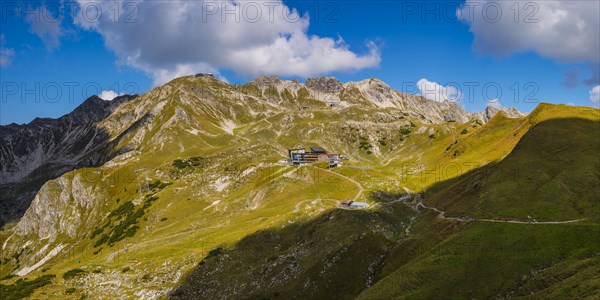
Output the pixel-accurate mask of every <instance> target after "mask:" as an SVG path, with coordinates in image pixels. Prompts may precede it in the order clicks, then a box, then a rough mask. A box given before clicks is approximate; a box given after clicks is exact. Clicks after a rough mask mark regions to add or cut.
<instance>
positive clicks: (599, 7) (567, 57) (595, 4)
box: [457, 0, 600, 62]
mask: <svg viewBox="0 0 600 300" xmlns="http://www.w3.org/2000/svg"><path fill="white" fill-rule="evenodd" d="M515 3H516V4H515ZM598 11H600V1H554V0H544V1H528V2H525V1H520V2H515V1H496V0H483V1H482V0H467V1H466V2H465V4H464V5H463V6H462V7H461V8H459V9H458V10H457V16H458V18H459V19H461V20H463V21H465V22H467V23H468V24H469V26H470V31H471V32H472V33H473V34H474V36H475V40H474V48H475V49H476V50H478V51H481V52H484V53H491V54H494V55H500V56H503V55H509V54H511V53H517V52H524V51H534V52H536V53H538V54H539V55H541V56H544V57H548V58H551V59H555V60H558V61H568V62H598V61H600V35H599V34H598V28H600V18H598ZM498 12H500V14H498Z"/></svg>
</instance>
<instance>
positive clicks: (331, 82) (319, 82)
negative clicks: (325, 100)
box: [304, 77, 344, 94]
mask: <svg viewBox="0 0 600 300" xmlns="http://www.w3.org/2000/svg"><path fill="white" fill-rule="evenodd" d="M304 85H305V86H306V87H307V88H309V89H312V90H315V91H319V92H324V93H332V94H333V93H337V92H340V91H341V90H342V89H344V84H343V83H342V82H341V81H339V80H338V79H337V78H335V77H319V78H308V79H306V83H305V84H304Z"/></svg>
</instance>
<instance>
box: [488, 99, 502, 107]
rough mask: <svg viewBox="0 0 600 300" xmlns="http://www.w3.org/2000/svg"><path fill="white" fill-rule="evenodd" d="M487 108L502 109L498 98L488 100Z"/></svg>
mask: <svg viewBox="0 0 600 300" xmlns="http://www.w3.org/2000/svg"><path fill="white" fill-rule="evenodd" d="M487 106H491V107H493V108H497V109H501V108H502V103H500V100H499V99H498V98H494V99H490V100H488V102H487Z"/></svg>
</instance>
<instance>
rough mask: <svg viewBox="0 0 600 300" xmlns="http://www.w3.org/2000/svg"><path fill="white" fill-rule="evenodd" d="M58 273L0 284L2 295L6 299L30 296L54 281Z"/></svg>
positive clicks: (0, 293) (11, 299)
mask: <svg viewBox="0 0 600 300" xmlns="http://www.w3.org/2000/svg"><path fill="white" fill-rule="evenodd" d="M55 277H56V275H52V274H47V275H42V276H40V277H37V278H35V279H33V280H26V279H19V280H17V281H16V282H15V283H13V284H10V285H4V284H0V295H2V296H1V298H2V299H4V300H13V299H15V300H16V299H23V298H27V297H29V296H30V295H31V294H32V293H33V292H34V291H35V290H36V289H38V288H41V287H43V286H46V285H49V284H51V283H52V281H53V279H54V278H55Z"/></svg>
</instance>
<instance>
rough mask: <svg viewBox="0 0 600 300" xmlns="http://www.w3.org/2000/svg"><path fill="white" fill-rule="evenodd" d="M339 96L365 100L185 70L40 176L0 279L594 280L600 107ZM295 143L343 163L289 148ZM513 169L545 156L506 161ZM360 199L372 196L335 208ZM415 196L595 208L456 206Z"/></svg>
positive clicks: (128, 291)
mask: <svg viewBox="0 0 600 300" xmlns="http://www.w3.org/2000/svg"><path fill="white" fill-rule="evenodd" d="M344 99H345V100H347V101H354V102H352V103H359V104H361V105H350V106H348V107H330V106H327V105H324V103H323V102H320V101H318V100H316V99H313V98H312V96H311V95H310V93H309V92H308V91H306V90H298V91H295V90H293V89H292V88H291V87H290V88H289V89H288V87H283V88H281V87H279V88H275V87H268V88H261V87H260V86H258V85H256V84H254V83H251V84H248V85H246V86H242V87H236V86H232V85H227V84H225V83H222V82H219V81H217V80H215V79H212V78H208V77H206V78H204V77H203V78H195V77H184V78H179V79H176V80H174V81H173V82H171V83H169V84H167V85H165V86H162V87H159V88H157V89H154V90H152V91H151V92H149V93H148V94H146V95H143V96H140V97H138V98H136V99H134V100H132V101H130V102H128V103H126V104H124V106H123V107H122V108H120V109H118V110H117V111H115V112H114V113H113V114H112V115H111V116H110V117H108V118H107V119H105V120H103V121H102V122H101V124H99V126H102V127H103V128H105V129H106V131H107V132H109V134H110V139H111V143H113V144H114V145H116V146H115V148H114V149H113V151H114V152H115V153H114V154H115V158H114V159H112V160H111V161H109V162H108V163H106V164H104V165H103V166H101V167H98V168H82V169H78V170H75V171H72V172H69V173H67V174H65V175H63V176H61V177H60V178H57V179H56V180H52V181H49V182H47V183H46V184H45V185H44V187H42V189H41V190H40V193H38V195H37V196H36V199H34V204H33V207H32V208H30V210H29V211H28V213H26V215H25V216H24V218H23V219H22V220H21V222H20V223H19V224H16V225H14V227H12V228H8V229H7V230H4V231H0V244H1V245H0V246H2V250H3V251H2V253H1V254H0V276H6V275H9V274H17V273H18V274H21V275H20V276H8V277H5V278H4V279H0V284H2V286H0V287H1V288H2V289H4V290H7V291H8V290H10V291H17V292H18V293H21V290H22V291H24V292H23V293H27V294H31V297H32V298H57V299H61V298H79V297H106V298H114V297H130V298H140V297H142V298H156V297H159V296H161V295H168V296H170V297H173V298H190V297H192V298H211V299H213V298H215V297H217V298H218V297H221V298H300V297H305V298H313V299H330V298H353V297H357V296H360V297H364V298H389V297H409V298H423V297H433V298H461V297H462V298H473V297H475V298H490V297H495V296H497V295H499V296H506V295H514V296H528V295H529V294H530V293H534V294H535V293H537V294H539V295H572V294H569V293H570V292H569V291H568V290H569V288H570V287H575V286H577V289H576V290H577V291H578V292H577V293H578V295H583V296H586V295H588V296H589V295H593V293H590V292H588V290H589V289H591V288H594V287H596V284H597V277H594V276H586V277H582V276H581V275H579V273H577V272H578V271H581V272H584V273H589V274H593V273H594V270H595V266H597V259H596V258H595V257H594V253H598V252H599V251H600V249H598V248H597V247H596V245H597V244H598V243H597V242H598V241H597V240H594V239H589V238H587V239H586V238H585V237H586V236H587V237H589V236H597V235H598V234H599V232H598V225H597V224H598V218H597V217H596V216H594V214H593V212H594V210H596V211H597V209H598V195H597V193H594V191H596V192H597V191H598V177H599V174H598V171H597V170H598V158H597V157H595V156H594V155H593V154H594V149H598V136H597V135H596V136H595V137H594V132H598V131H597V130H598V120H599V118H598V110H593V109H584V108H575V107H568V106H552V105H546V104H541V105H540V107H539V108H538V109H536V111H534V112H533V113H532V114H531V115H530V116H528V117H526V118H519V119H509V118H506V117H503V116H502V115H497V116H496V117H494V118H493V119H492V120H490V121H489V122H488V123H486V124H483V123H482V122H480V121H477V120H475V119H474V120H470V121H468V122H466V123H457V122H455V121H449V122H443V123H439V122H438V123H434V122H431V120H428V119H427V118H425V117H424V116H422V115H421V116H419V115H418V114H414V113H412V114H409V113H407V112H405V111H403V110H401V109H398V108H393V107H383V108H382V107H374V106H373V105H372V104H371V105H370V104H369V103H368V101H369V100H367V99H366V98H365V97H364V95H363V94H361V92H360V91H358V90H357V89H356V90H353V91H352V93H350V92H348V93H346V94H344ZM422 101H425V100H422ZM299 105H307V106H310V109H307V110H300V109H298V106H299ZM132 123H133V125H131V124H132ZM567 140H568V141H569V142H567ZM296 146H305V147H308V146H322V147H324V148H326V149H328V150H331V151H335V152H339V153H342V154H343V155H345V156H346V157H348V160H346V161H344V166H343V167H342V168H337V169H331V170H330V169H326V168H324V167H323V166H311V167H300V168H298V167H293V166H289V165H287V164H286V163H284V162H281V159H283V158H285V156H286V149H289V148H292V147H296ZM594 147H595V148H594ZM521 164H526V165H534V166H536V169H535V170H536V171H535V172H532V171H526V172H524V173H518V174H519V176H524V179H523V180H521V179H519V180H515V177H510V176H504V175H503V174H507V172H510V171H511V170H513V169H514V168H515V166H520V165H521ZM594 168H595V169H594ZM519 170H520V169H519ZM472 178H475V180H473V179H472ZM525 179H526V180H525ZM550 196H552V198H551V199H550V200H548V198H549V197H550ZM354 198H356V199H357V200H360V201H366V202H368V203H369V205H370V207H369V209H367V210H345V209H340V208H337V204H338V203H339V202H341V201H344V200H347V199H354ZM423 204H424V205H425V206H431V207H435V208H437V209H441V210H444V211H446V216H447V217H452V216H471V217H473V218H479V219H490V220H496V219H498V220H513V219H514V220H518V221H524V222H528V218H527V215H529V216H531V217H533V218H536V220H538V221H561V220H571V219H578V218H587V220H585V221H582V222H577V223H567V224H552V225H551V224H548V225H542V224H536V225H534V224H520V223H493V222H489V221H465V220H457V219H451V218H442V217H441V216H440V215H439V214H438V213H437V212H436V211H435V210H434V209H433V208H429V209H428V208H426V207H424V206H423ZM556 241H560V243H558V242H556ZM496 246H498V247H500V248H501V249H503V250H502V251H504V252H502V251H500V252H501V253H499V254H493V255H495V256H492V257H490V254H489V252H490V251H492V252H493V251H494V250H493V249H495V247H496ZM490 249H492V250H490ZM465 251H467V254H465ZM515 251H516V252H518V253H522V255H521V254H519V256H518V257H514V253H515ZM471 252H474V253H472V254H471ZM530 274H533V275H531V276H530ZM45 275H54V276H56V277H48V276H46V277H43V276H45ZM534 275H535V276H534ZM37 278H41V279H37ZM25 279H26V280H25ZM36 279H37V281H34V280H36ZM588 279H589V280H588ZM24 281H28V282H33V283H34V284H24ZM40 282H41V283H43V285H42V284H38V283H40ZM32 287H33V288H32ZM567 287H569V288H567ZM442 291H443V292H444V293H445V294H444V293H442ZM17 292H16V293H17ZM15 295H16V294H15ZM446 296H448V297H446Z"/></svg>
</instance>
